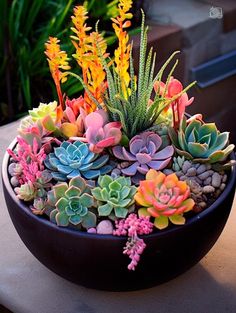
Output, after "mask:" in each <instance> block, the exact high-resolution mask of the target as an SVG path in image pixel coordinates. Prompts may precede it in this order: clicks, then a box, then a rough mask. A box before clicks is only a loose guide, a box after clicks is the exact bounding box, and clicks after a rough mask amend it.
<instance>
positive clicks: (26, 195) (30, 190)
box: [15, 181, 37, 201]
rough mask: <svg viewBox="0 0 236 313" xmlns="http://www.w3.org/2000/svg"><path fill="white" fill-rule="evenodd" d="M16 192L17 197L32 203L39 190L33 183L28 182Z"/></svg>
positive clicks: (17, 188) (16, 189)
mask: <svg viewBox="0 0 236 313" xmlns="http://www.w3.org/2000/svg"><path fill="white" fill-rule="evenodd" d="M15 192H16V194H17V197H18V198H19V199H21V200H24V201H31V200H33V199H34V198H35V197H36V195H37V189H36V188H35V186H34V184H33V183H32V182H31V181H28V182H27V183H25V184H23V185H21V186H20V187H16V188H15Z"/></svg>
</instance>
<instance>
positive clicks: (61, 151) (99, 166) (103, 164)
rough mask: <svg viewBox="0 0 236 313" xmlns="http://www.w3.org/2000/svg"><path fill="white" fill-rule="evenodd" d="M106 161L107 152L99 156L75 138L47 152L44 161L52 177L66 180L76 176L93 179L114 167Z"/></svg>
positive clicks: (107, 159) (107, 158) (107, 157)
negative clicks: (51, 151) (71, 141)
mask: <svg viewBox="0 0 236 313" xmlns="http://www.w3.org/2000/svg"><path fill="white" fill-rule="evenodd" d="M108 161H109V156H108V155H107V154H104V155H102V156H100V155H99V154H96V153H93V152H91V151H90V150H89V145H88V144H86V143H84V142H81V141H79V140H77V141H75V142H74V143H70V142H69V141H64V142H63V143H62V144H61V146H60V147H58V148H55V149H54V153H49V155H48V156H47V158H46V160H45V162H44V163H45V165H46V167H47V168H48V169H49V170H51V174H52V177H53V178H54V179H56V180H59V181H66V180H67V179H71V178H73V177H76V176H83V177H84V178H86V179H94V178H96V177H98V176H99V175H103V174H107V173H108V172H110V171H111V170H112V169H113V167H114V166H113V165H111V164H107V163H108Z"/></svg>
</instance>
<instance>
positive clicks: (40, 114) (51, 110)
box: [29, 101, 57, 122]
mask: <svg viewBox="0 0 236 313" xmlns="http://www.w3.org/2000/svg"><path fill="white" fill-rule="evenodd" d="M56 109H57V102H56V101H53V102H50V103H48V104H47V103H40V104H39V106H38V107H37V108H34V109H33V110H29V115H30V116H31V117H32V120H33V121H34V122H35V121H37V120H41V119H43V118H45V117H46V116H50V117H51V118H52V119H53V120H55V119H56V117H57V111H56Z"/></svg>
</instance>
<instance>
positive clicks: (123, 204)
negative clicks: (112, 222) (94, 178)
mask: <svg viewBox="0 0 236 313" xmlns="http://www.w3.org/2000/svg"><path fill="white" fill-rule="evenodd" d="M136 190H137V188H136V187H135V186H131V179H130V177H118V178H113V177H111V176H108V175H104V176H100V177H99V178H98V187H96V188H94V189H93V190H92V195H93V196H94V198H95V199H96V200H97V201H98V214H99V216H109V217H110V218H112V219H113V218H125V217H126V215H127V214H128V212H129V211H130V210H131V209H132V205H133V204H134V195H135V193H136Z"/></svg>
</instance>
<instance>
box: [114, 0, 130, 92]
mask: <svg viewBox="0 0 236 313" xmlns="http://www.w3.org/2000/svg"><path fill="white" fill-rule="evenodd" d="M132 2H133V1H132V0H120V1H119V5H118V11H119V16H118V17H117V18H112V19H111V20H112V21H113V24H112V26H113V28H114V30H115V33H116V36H117V38H118V42H119V44H118V48H117V49H116V50H115V52H114V55H115V65H116V66H115V69H116V72H117V73H118V75H119V76H120V77H121V78H122V90H123V93H124V96H125V97H126V98H127V96H128V95H127V89H128V87H129V82H130V75H129V73H128V69H129V58H130V49H131V45H130V44H129V43H128V42H129V35H128V33H127V31H126V30H124V29H126V28H128V27H130V26H131V22H130V21H129V19H131V18H132V14H131V13H129V12H128V11H129V10H130V8H131V7H132Z"/></svg>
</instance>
